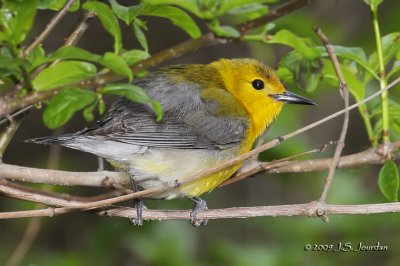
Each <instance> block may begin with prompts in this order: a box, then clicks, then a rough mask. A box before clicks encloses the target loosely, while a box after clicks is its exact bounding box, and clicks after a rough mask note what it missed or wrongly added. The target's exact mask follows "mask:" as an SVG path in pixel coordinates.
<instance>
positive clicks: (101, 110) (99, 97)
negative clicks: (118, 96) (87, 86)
mask: <svg viewBox="0 0 400 266" xmlns="http://www.w3.org/2000/svg"><path fill="white" fill-rule="evenodd" d="M97 100H98V101H99V108H98V110H99V114H100V115H102V114H104V112H105V111H106V104H105V103H104V99H103V95H102V94H100V93H98V94H97Z"/></svg>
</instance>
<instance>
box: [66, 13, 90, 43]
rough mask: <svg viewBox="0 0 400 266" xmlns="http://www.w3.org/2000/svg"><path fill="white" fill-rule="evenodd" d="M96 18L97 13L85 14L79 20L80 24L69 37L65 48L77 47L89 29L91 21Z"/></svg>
mask: <svg viewBox="0 0 400 266" xmlns="http://www.w3.org/2000/svg"><path fill="white" fill-rule="evenodd" d="M94 16H95V13H94V12H92V11H87V12H85V13H84V14H83V16H82V17H81V18H80V19H79V21H78V24H77V25H76V26H75V28H74V29H73V30H72V32H71V33H70V34H69V35H68V37H67V39H66V41H65V43H64V46H71V45H75V44H76V43H77V42H78V41H79V40H80V39H81V38H82V36H83V34H84V33H85V32H86V30H87V28H88V27H89V23H88V22H89V20H90V19H92V18H93V17H94Z"/></svg>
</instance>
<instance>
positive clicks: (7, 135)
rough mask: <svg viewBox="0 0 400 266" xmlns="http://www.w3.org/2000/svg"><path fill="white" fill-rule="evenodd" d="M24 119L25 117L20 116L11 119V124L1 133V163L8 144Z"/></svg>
mask: <svg viewBox="0 0 400 266" xmlns="http://www.w3.org/2000/svg"><path fill="white" fill-rule="evenodd" d="M22 120H24V117H18V118H15V119H12V120H10V124H9V125H8V126H7V127H6V128H5V129H4V131H3V132H1V133H0V164H1V162H2V159H3V156H4V152H5V151H6V149H7V147H8V144H9V143H10V141H11V139H12V137H13V136H14V134H15V132H17V130H18V128H19V126H20V125H21V123H22Z"/></svg>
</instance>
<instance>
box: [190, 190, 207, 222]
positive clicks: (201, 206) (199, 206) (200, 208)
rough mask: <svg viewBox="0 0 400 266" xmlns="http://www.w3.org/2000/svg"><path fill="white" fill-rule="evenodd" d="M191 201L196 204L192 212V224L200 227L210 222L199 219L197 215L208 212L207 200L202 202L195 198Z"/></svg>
mask: <svg viewBox="0 0 400 266" xmlns="http://www.w3.org/2000/svg"><path fill="white" fill-rule="evenodd" d="M191 200H192V201H193V202H194V203H195V205H194V207H193V209H192V212H191V213H190V224H191V225H193V226H194V227H198V226H201V225H206V224H207V222H208V220H207V219H197V218H196V215H197V214H198V213H199V212H201V211H205V210H208V207H207V203H206V201H205V200H202V199H201V198H199V197H193V198H191Z"/></svg>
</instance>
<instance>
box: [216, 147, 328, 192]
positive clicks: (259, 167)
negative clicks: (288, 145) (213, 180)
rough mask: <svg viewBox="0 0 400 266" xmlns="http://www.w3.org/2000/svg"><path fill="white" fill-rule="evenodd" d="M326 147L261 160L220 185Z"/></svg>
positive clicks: (231, 182)
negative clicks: (267, 160) (280, 157)
mask: <svg viewBox="0 0 400 266" xmlns="http://www.w3.org/2000/svg"><path fill="white" fill-rule="evenodd" d="M326 147H327V145H323V146H322V147H320V148H318V149H313V150H310V151H306V152H302V153H299V154H295V155H292V156H289V157H286V158H282V159H279V160H274V161H271V162H260V163H259V164H258V165H257V166H256V167H253V168H252V169H250V170H247V171H245V172H241V173H240V174H238V175H235V176H233V177H231V178H229V179H227V180H226V181H225V182H223V183H222V184H220V185H219V187H224V186H226V185H230V184H233V183H236V182H238V181H242V180H243V179H245V178H247V177H250V176H254V175H255V174H257V173H260V172H266V171H268V170H270V169H272V168H274V166H276V165H279V164H282V163H284V162H288V161H292V160H293V159H296V158H299V157H302V156H305V155H309V154H312V153H316V152H323V151H325V149H326Z"/></svg>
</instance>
